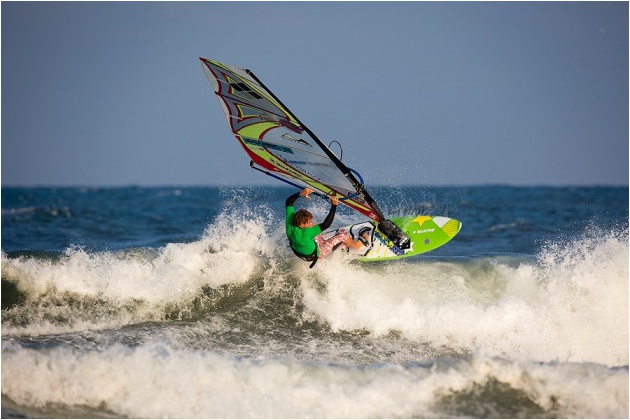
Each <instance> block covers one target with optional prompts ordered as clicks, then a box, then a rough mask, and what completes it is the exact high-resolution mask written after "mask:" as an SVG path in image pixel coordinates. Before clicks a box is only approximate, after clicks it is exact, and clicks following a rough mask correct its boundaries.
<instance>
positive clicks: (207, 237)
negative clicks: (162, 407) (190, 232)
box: [2, 210, 275, 335]
mask: <svg viewBox="0 0 630 420" xmlns="http://www.w3.org/2000/svg"><path fill="white" fill-rule="evenodd" d="M266 223H267V222H266V220H265V218H264V216H263V215H261V214H260V212H259V213H258V214H257V213H255V212H252V211H247V210H243V211H241V212H239V213H238V216H237V215H234V214H228V213H224V214H221V215H220V216H219V217H218V218H217V220H215V222H214V223H213V224H211V225H210V226H208V228H207V229H206V232H205V233H204V235H203V237H202V238H201V239H200V240H198V241H194V242H191V243H178V244H173V243H172V244H168V245H167V246H165V247H163V248H161V249H158V250H146V249H145V250H129V251H125V252H98V253H90V252H87V251H85V250H83V249H80V248H72V249H68V250H67V251H66V254H65V256H63V257H62V258H61V259H60V260H58V261H54V262H53V261H49V260H44V259H38V258H25V257H23V258H8V257H7V256H6V254H4V253H3V254H2V278H3V280H10V281H12V282H14V283H15V284H16V286H17V288H18V289H19V290H20V292H22V293H24V294H26V295H27V296H28V298H29V300H30V301H31V302H37V300H38V297H41V296H47V297H49V298H50V297H54V296H64V295H66V294H74V295H76V296H78V298H79V299H86V300H87V299H101V300H106V301H108V302H110V303H111V305H113V306H115V307H117V308H118V309H121V308H122V309H123V310H118V311H113V313H112V314H106V315H105V316H104V317H102V318H101V317H99V319H98V320H97V321H96V320H94V319H91V318H90V317H88V316H84V315H86V314H82V313H81V311H80V310H79V312H76V313H71V312H72V310H71V308H67V307H66V308H64V307H61V306H59V305H57V306H58V308H57V309H55V310H57V311H65V312H64V314H63V316H64V317H66V318H68V321H67V322H65V323H62V324H53V323H51V322H50V321H48V320H47V319H45V318H44V317H41V316H40V315H41V314H39V313H38V312H39V309H38V308H37V307H34V308H33V311H31V312H30V313H29V314H28V316H29V317H30V319H29V323H28V325H18V326H15V325H7V324H6V323H5V324H3V333H4V334H28V335H35V334H45V333H60V332H68V331H77V330H83V329H95V328H108V327H112V326H116V325H125V324H127V323H130V322H134V321H135V322H142V321H149V320H156V319H160V317H163V316H164V307H165V306H166V305H168V304H169V303H173V302H175V303H177V302H188V301H191V300H192V299H193V298H194V297H195V296H196V295H197V294H198V293H199V291H200V289H201V287H202V286H209V287H212V288H216V287H219V286H222V285H228V284H234V285H238V284H242V283H245V282H247V281H248V280H250V279H251V278H252V276H254V275H255V274H256V273H257V270H259V269H260V258H261V255H264V254H266V253H269V252H273V249H274V248H275V246H273V245H271V244H270V243H269V241H270V240H269V238H268V236H267V234H266V228H267V225H266ZM270 250H271V251H270ZM130 302H131V303H133V310H129V311H128V310H126V309H125V308H126V307H127V306H129V303H130ZM35 306H37V304H35ZM50 310H52V309H50ZM50 310H49V311H50ZM86 312H87V311H86Z"/></svg>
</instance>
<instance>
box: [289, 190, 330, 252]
mask: <svg viewBox="0 0 630 420" xmlns="http://www.w3.org/2000/svg"><path fill="white" fill-rule="evenodd" d="M299 196H300V193H296V194H293V195H292V196H290V197H289V198H287V202H286V219H285V226H286V232H287V237H288V238H289V244H290V245H291V248H292V249H293V250H294V251H296V252H297V253H299V254H301V255H304V256H309V255H312V254H313V253H315V252H317V254H316V255H317V256H319V249H318V248H317V245H316V244H315V240H314V238H315V237H316V236H317V235H319V234H320V233H322V232H323V231H324V230H325V229H328V228H329V227H330V225H331V224H332V221H333V218H334V217H335V210H336V209H337V206H332V207H331V209H330V212H329V213H328V216H326V219H325V220H324V221H323V222H322V223H320V224H318V225H315V226H311V227H307V228H299V227H297V226H294V225H293V216H294V215H295V208H294V207H293V203H294V202H295V200H297V199H298V197H299Z"/></svg>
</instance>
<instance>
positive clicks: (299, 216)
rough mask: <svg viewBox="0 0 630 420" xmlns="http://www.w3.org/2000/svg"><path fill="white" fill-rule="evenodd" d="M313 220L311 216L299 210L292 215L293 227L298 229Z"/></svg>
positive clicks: (307, 212)
mask: <svg viewBox="0 0 630 420" xmlns="http://www.w3.org/2000/svg"><path fill="white" fill-rule="evenodd" d="M312 218H313V215H312V214H311V213H310V212H309V211H307V210H304V209H299V210H298V211H296V212H295V215H293V226H297V227H299V226H300V225H303V224H306V223H308V222H309V221H310V220H311V219H312Z"/></svg>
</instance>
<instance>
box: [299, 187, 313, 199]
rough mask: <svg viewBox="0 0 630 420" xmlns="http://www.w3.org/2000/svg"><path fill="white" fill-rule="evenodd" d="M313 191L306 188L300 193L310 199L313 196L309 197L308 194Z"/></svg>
mask: <svg viewBox="0 0 630 420" xmlns="http://www.w3.org/2000/svg"><path fill="white" fill-rule="evenodd" d="M312 192H313V190H311V189H310V188H304V189H303V190H302V191H300V195H301V196H302V197H304V198H308V199H309V200H310V199H311V197H309V196H308V195H309V194H311V193H312Z"/></svg>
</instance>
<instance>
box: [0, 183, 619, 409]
mask: <svg viewBox="0 0 630 420" xmlns="http://www.w3.org/2000/svg"><path fill="white" fill-rule="evenodd" d="M293 192H294V191H293V190H291V189H287V188H271V187H256V188H254V187H243V188H210V187H208V188H202V187H199V188H188V187H185V188H177V187H164V188H141V187H129V188H3V189H2V417H84V418H92V417H106V418H107V417H132V418H147V417H149V418H163V417H166V418H226V417H227V418H236V417H238V418H411V417H415V418H426V417H431V418H433V417H437V418H453V417H459V418H461V417H464V418H466V417H473V418H475V417H484V418H557V417H561V418H567V417H568V418H624V417H625V418H627V417H628V415H629V411H628V379H629V378H628V341H629V340H628V188H607V187H592V188H560V187H558V188H555V187H554V188H552V187H531V188H525V187H519V188H516V187H506V186H485V187H470V188H455V187H443V188H437V187H420V186H418V187H398V188H371V189H370V192H371V194H372V195H373V196H374V197H375V198H376V200H377V201H378V202H379V205H380V206H381V207H382V208H383V210H384V212H385V213H386V214H388V215H389V216H399V215H408V214H430V215H443V216H449V217H453V218H456V219H458V220H460V221H462V223H463V228H462V230H461V232H460V233H459V234H458V235H457V236H456V237H455V238H454V239H453V240H452V241H451V242H449V243H448V244H446V245H445V246H444V247H442V248H440V249H438V250H436V251H433V252H431V253H429V254H425V255H421V256H417V257H412V258H408V259H405V260H402V261H394V262H381V263H360V262H357V261H353V260H351V259H350V258H349V257H348V256H347V255H346V254H344V253H342V252H337V253H335V254H333V255H332V256H331V257H330V258H327V259H324V260H321V261H320V262H318V264H317V265H316V266H315V268H313V269H312V270H309V269H308V264H306V263H304V262H302V261H301V260H299V259H297V258H296V257H294V256H293V255H292V253H291V252H290V250H289V249H288V247H287V244H286V240H285V238H284V231H283V211H284V209H283V205H284V200H285V198H286V197H287V196H288V195H290V194H291V193H293ZM298 204H305V205H307V206H308V208H309V209H310V210H311V211H312V212H313V213H314V214H315V217H316V219H318V220H321V219H322V218H323V217H324V215H325V214H326V212H327V209H328V205H327V204H326V203H325V202H324V201H323V200H316V199H314V200H311V201H309V202H306V201H299V202H298ZM361 219H362V217H361V216H359V215H357V214H356V213H352V212H351V211H349V210H347V209H341V208H340V211H338V216H337V218H336V221H335V224H334V225H333V226H342V225H345V224H348V223H352V222H358V221H361Z"/></svg>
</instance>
